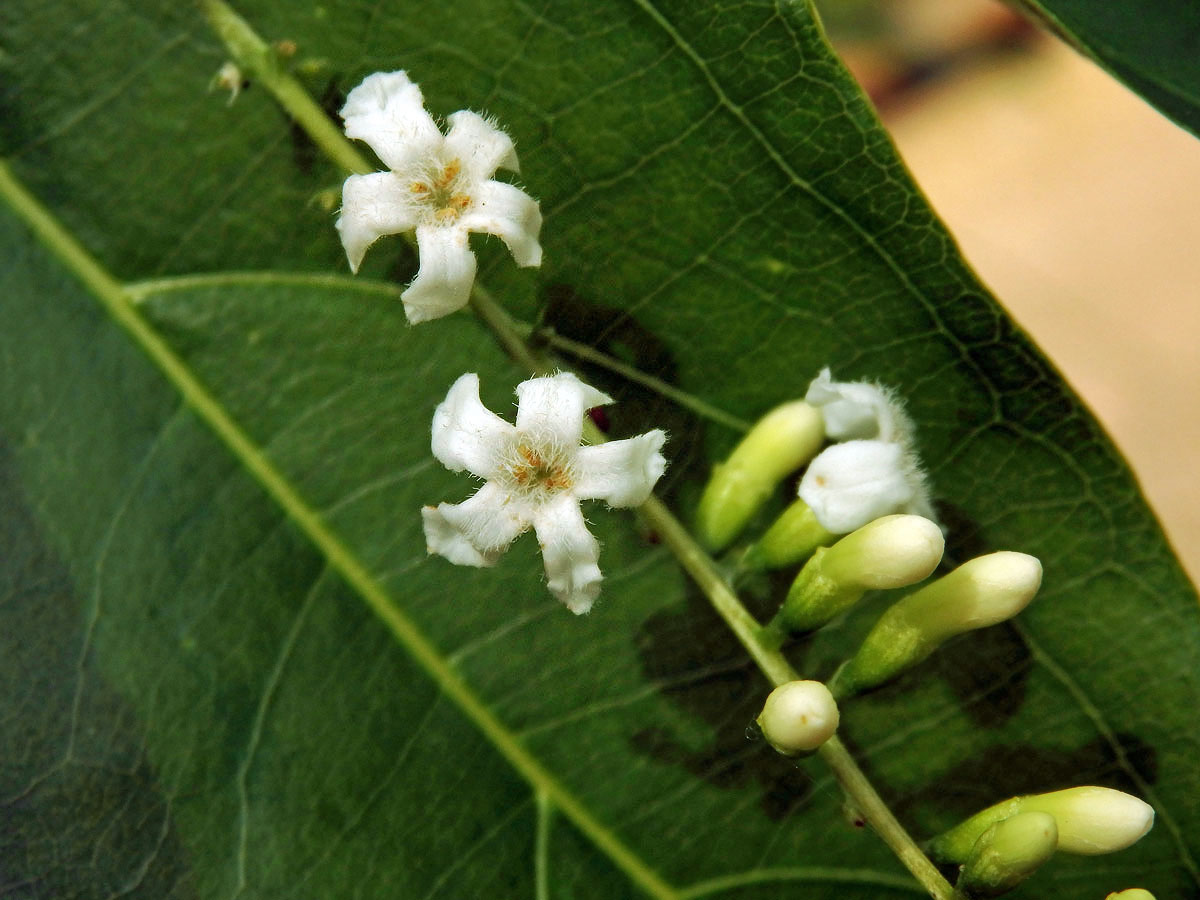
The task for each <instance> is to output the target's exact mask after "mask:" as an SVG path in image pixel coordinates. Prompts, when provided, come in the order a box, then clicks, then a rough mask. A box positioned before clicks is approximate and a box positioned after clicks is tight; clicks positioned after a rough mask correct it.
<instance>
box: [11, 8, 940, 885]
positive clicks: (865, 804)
mask: <svg viewBox="0 0 1200 900" xmlns="http://www.w3.org/2000/svg"><path fill="white" fill-rule="evenodd" d="M200 4H201V6H202V8H203V9H204V11H205V14H206V15H207V16H208V19H209V21H210V22H211V23H212V26H213V28H214V29H215V30H216V32H217V34H218V35H219V36H220V37H221V39H222V40H223V41H224V42H225V45H226V47H227V48H228V49H229V51H230V53H231V54H232V55H233V57H234V60H235V61H236V62H237V63H238V64H239V65H242V66H243V67H245V68H246V69H247V70H248V71H249V72H251V73H252V74H253V75H254V76H255V77H256V78H257V79H258V81H259V82H260V83H261V84H262V85H263V86H264V87H265V88H267V90H269V91H270V92H271V93H272V94H273V95H274V96H275V98H276V99H277V100H278V101H279V103H280V105H282V106H283V107H284V109H286V110H287V112H288V113H289V114H290V115H291V116H292V118H294V119H295V121H296V122H297V123H298V124H299V125H300V126H301V127H302V128H304V129H305V131H307V132H308V134H309V136H310V137H312V139H313V141H314V142H315V143H316V144H317V146H319V147H320V148H321V149H322V150H324V151H325V153H326V154H328V155H329V157H330V158H331V159H333V160H334V161H335V162H336V163H337V164H338V165H340V166H342V168H344V169H346V170H347V171H350V172H355V173H366V172H370V171H372V168H371V166H369V165H368V164H367V162H366V160H364V159H363V158H362V157H361V156H360V155H359V154H358V152H357V151H356V150H355V149H354V148H353V147H352V146H351V145H350V143H349V142H348V141H347V140H346V139H345V138H344V137H343V136H342V134H341V132H339V131H338V130H337V128H335V127H334V125H333V123H331V122H330V121H329V118H328V117H327V116H326V115H325V113H324V112H323V111H322V110H321V108H320V107H319V106H317V104H316V103H314V102H313V100H312V98H311V97H309V96H308V94H307V92H306V91H305V90H304V88H303V87H301V86H300V84H299V82H297V81H296V80H295V79H294V78H292V77H291V76H290V75H288V74H286V73H284V72H282V71H281V70H280V68H279V65H278V58H277V57H276V55H275V54H274V52H273V51H272V50H271V48H270V47H268V46H267V44H266V43H265V42H264V41H263V40H262V39H261V38H260V37H259V36H258V35H257V34H255V33H254V31H253V30H252V29H251V28H250V26H249V25H248V24H247V23H246V22H245V20H243V19H242V18H241V17H240V16H238V15H237V13H235V12H234V11H233V10H232V9H231V8H230V7H229V6H227V5H226V4H225V3H223V2H222V0H200ZM0 174H3V173H2V171H0ZM471 307H472V308H473V309H474V310H475V313H476V315H477V316H479V318H480V320H481V321H482V322H483V323H484V324H485V325H486V326H487V327H488V328H489V329H490V330H491V331H492V333H493V334H494V335H495V336H496V339H497V340H498V341H499V342H500V343H501V345H502V346H504V348H505V349H506V350H507V351H508V352H509V353H510V354H511V355H512V356H513V358H514V359H515V360H516V361H517V362H518V363H520V364H521V365H522V366H524V367H525V368H526V369H527V370H528V371H530V372H531V373H533V374H534V375H545V374H548V373H550V372H553V371H554V370H555V367H554V366H553V365H552V364H551V363H550V362H549V361H548V360H546V359H545V358H544V357H543V356H542V355H541V354H539V353H538V352H537V351H536V350H535V349H534V348H533V347H531V346H530V344H529V341H528V340H527V339H526V336H525V335H523V334H522V333H521V331H520V329H519V327H518V326H517V324H516V323H515V322H514V321H513V319H512V318H511V317H509V315H508V313H506V312H505V311H504V309H503V308H502V307H501V306H500V305H499V304H498V303H497V302H496V301H495V299H494V298H493V297H492V296H491V295H490V294H489V293H488V292H487V291H486V290H485V289H484V288H483V287H482V286H480V285H479V284H478V283H476V285H475V288H474V290H473V292H472V295H471ZM586 424H589V425H590V424H591V423H590V422H587V423H586ZM586 432H587V434H588V436H589V439H596V440H603V436H602V435H600V434H599V431H598V429H595V428H589V429H586ZM639 511H640V512H641V514H642V515H643V516H644V517H645V518H646V520H647V521H648V522H649V523H650V525H651V526H652V527H653V528H655V529H656V531H657V532H658V533H659V535H660V536H661V537H662V539H663V541H664V542H665V543H666V544H667V546H668V547H670V548H671V551H672V552H673V553H674V554H675V556H676V558H677V559H678V560H679V562H680V564H681V565H682V566H683V568H684V569H685V570H686V571H687V573H688V574H689V575H690V576H691V577H692V580H693V581H695V582H696V584H697V585H698V586H699V587H700V589H701V590H703V591H704V593H705V595H706V596H707V597H708V599H709V602H711V603H712V605H713V608H714V609H715V610H716V611H717V613H718V614H719V615H720V616H721V618H723V619H724V620H725V622H726V624H727V625H728V626H729V628H730V629H731V630H732V631H733V633H734V635H735V636H736V637H737V639H738V640H739V641H740V642H741V644H742V646H743V647H745V649H746V651H747V652H748V653H749V654H750V656H751V657H753V659H754V662H755V663H756V664H757V665H758V667H759V669H760V670H762V673H763V674H764V675H766V677H767V678H768V679H769V680H770V681H771V683H772V684H775V685H780V684H784V683H786V682H788V681H795V680H796V679H798V678H799V677H800V676H799V675H798V674H797V672H796V670H795V669H793V668H792V665H791V663H789V662H788V661H787V658H786V657H784V655H783V653H781V652H780V650H779V639H778V636H777V634H776V633H775V632H773V631H772V630H771V629H770V628H769V627H767V628H764V627H763V626H762V625H760V624H759V623H758V621H757V620H756V619H755V618H754V617H753V616H752V615H750V613H749V611H748V610H747V609H746V608H745V606H743V605H742V602H741V601H740V600H739V599H738V597H737V595H736V594H735V593H734V591H733V589H732V588H730V587H729V584H728V582H726V580H725V578H724V576H722V575H721V573H720V571H719V570H718V569H717V566H716V563H715V562H713V560H712V557H710V556H709V555H708V554H707V553H706V552H705V551H704V549H703V548H702V547H701V546H700V544H699V543H697V541H696V540H695V539H694V538H693V537H692V535H691V533H690V532H689V531H688V530H687V529H686V528H684V526H683V524H682V523H681V522H680V521H679V520H678V519H677V518H676V517H675V516H674V515H673V514H672V513H671V511H670V510H669V509H667V507H666V506H665V505H664V504H663V502H662V501H661V500H659V499H658V498H657V497H654V496H652V497H651V498H650V499H649V500H647V501H646V502H645V503H644V504H642V506H641V507H639ZM818 752H819V753H820V755H821V757H822V758H823V759H824V760H825V762H826V763H827V764H828V765H829V767H830V769H831V770H832V771H833V774H834V777H835V778H836V779H837V781H838V783H839V784H840V785H841V786H842V788H843V790H845V792H846V793H847V794H848V795H849V797H850V799H851V800H852V801H853V802H854V804H855V805H856V806H857V808H858V810H859V811H860V812H861V813H862V815H863V817H864V818H865V819H866V821H867V823H868V824H869V825H871V827H872V828H874V829H875V831H876V832H877V833H878V834H879V836H880V837H881V838H882V839H883V841H884V843H886V844H887V845H888V846H889V847H890V848H891V849H892V851H893V852H894V853H895V854H896V856H897V857H899V859H900V861H901V862H902V863H904V865H905V866H906V867H907V868H908V870H909V871H910V872H911V873H912V874H913V877H915V878H916V879H917V881H918V882H920V883H921V885H922V886H923V887H924V888H925V889H926V890H927V891H928V892H929V894H930V896H931V897H934V898H935V900H957V898H958V897H959V895H958V894H956V892H955V891H954V889H953V888H952V887H951V886H950V884H949V882H947V881H946V879H944V878H943V877H942V876H941V873H940V872H938V870H937V869H936V868H935V867H934V865H933V863H931V862H930V861H929V859H928V857H926V856H925V854H924V853H922V852H921V848H920V847H918V846H917V844H916V842H915V841H913V839H912V838H911V837H910V836H909V834H908V832H906V831H905V830H904V826H903V825H901V824H900V822H899V821H898V820H897V819H896V817H895V816H894V815H892V812H891V810H890V809H889V808H888V806H887V804H886V803H884V802H883V799H882V798H881V797H880V796H879V794H878V792H876V790H875V789H874V787H872V786H871V783H870V781H868V780H867V777H866V775H865V774H864V773H863V771H862V769H860V768H859V767H858V765H857V763H855V762H854V759H853V758H852V757H851V756H850V754H849V752H847V750H846V748H845V746H843V744H842V742H841V741H840V740H838V738H837V737H836V736H835V737H833V738H830V739H829V740H828V741H826V742H825V743H824V744H823V745H822V746H821V749H820V750H819V751H818Z"/></svg>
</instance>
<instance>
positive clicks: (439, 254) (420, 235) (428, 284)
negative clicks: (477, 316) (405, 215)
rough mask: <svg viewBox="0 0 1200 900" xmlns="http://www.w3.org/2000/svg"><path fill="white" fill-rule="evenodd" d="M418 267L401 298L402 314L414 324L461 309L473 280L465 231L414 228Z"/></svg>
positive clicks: (455, 227)
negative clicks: (418, 260)
mask: <svg viewBox="0 0 1200 900" xmlns="http://www.w3.org/2000/svg"><path fill="white" fill-rule="evenodd" d="M417 250H418V251H419V253H420V256H421V268H420V269H418V270H417V277H416V278H414V279H413V281H412V284H410V285H409V286H408V289H407V290H405V292H404V293H403V294H401V295H400V299H401V300H403V301H404V314H405V315H406V316H408V321H410V322H412V323H413V324H414V325H416V324H417V323H418V322H424V321H426V320H428V319H438V318H441V317H442V316H445V315H449V314H450V313H452V312H454V311H456V310H459V309H462V308H463V307H464V306H466V305H467V301H468V300H469V299H470V298H471V285H472V284H473V283H474V282H475V254H474V253H472V252H471V248H470V247H469V246H468V245H467V231H466V229H465V228H461V227H459V226H458V225H446V226H441V225H421V226H418V227H417Z"/></svg>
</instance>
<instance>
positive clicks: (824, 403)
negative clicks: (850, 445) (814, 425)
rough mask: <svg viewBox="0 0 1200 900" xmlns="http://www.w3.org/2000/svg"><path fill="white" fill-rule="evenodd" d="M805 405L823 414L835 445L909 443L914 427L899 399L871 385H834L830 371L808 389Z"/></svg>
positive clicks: (866, 383) (823, 371)
mask: <svg viewBox="0 0 1200 900" xmlns="http://www.w3.org/2000/svg"><path fill="white" fill-rule="evenodd" d="M804 399H805V401H806V402H808V403H809V404H811V405H812V406H816V407H818V408H819V409H820V410H821V414H822V416H824V418H825V434H826V435H828V436H829V437H830V438H831V439H832V440H835V441H847V440H874V439H876V438H878V439H879V440H882V441H898V442H901V443H903V442H905V441H908V440H910V438H911V435H912V431H913V429H912V423H911V422H910V421H909V418H908V416H907V415H906V414H905V412H904V406H903V404H902V403H901V402H900V401H899V400H897V399H896V397H895V395H894V394H893V393H892V392H891V391H889V390H887V389H885V388H882V387H880V386H879V385H877V384H871V383H870V382H868V381H834V380H833V376H832V374H831V373H830V371H829V369H828V368H825V369H822V370H821V373H820V374H819V375H818V376H817V377H816V378H815V379H813V382H812V384H810V385H809V386H808V393H807V394H806V395H805V397H804Z"/></svg>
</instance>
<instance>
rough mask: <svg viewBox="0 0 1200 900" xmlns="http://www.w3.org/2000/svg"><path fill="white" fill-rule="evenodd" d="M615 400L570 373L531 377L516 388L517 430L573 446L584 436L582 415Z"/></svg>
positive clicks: (562, 444) (564, 445)
mask: <svg viewBox="0 0 1200 900" xmlns="http://www.w3.org/2000/svg"><path fill="white" fill-rule="evenodd" d="M606 403H612V397H610V396H608V394H605V393H604V392H602V391H598V390H596V389H595V388H594V387H591V386H590V385H587V384H584V383H583V382H582V381H580V380H579V379H578V378H576V377H575V376H574V375H572V374H571V373H570V372H560V373H559V374H557V375H550V376H546V377H543V378H530V379H529V380H528V381H523V382H521V383H520V384H518V385H517V430H518V431H521V432H524V433H526V434H532V435H537V436H538V437H539V438H541V439H543V440H550V441H557V442H558V444H559V445H560V446H563V447H573V446H575V445H576V444H578V443H579V438H580V436H581V435H582V434H583V414H584V413H585V412H587V410H589V409H591V408H592V407H593V406H603V405H605V404H606Z"/></svg>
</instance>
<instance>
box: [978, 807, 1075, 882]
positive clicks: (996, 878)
mask: <svg viewBox="0 0 1200 900" xmlns="http://www.w3.org/2000/svg"><path fill="white" fill-rule="evenodd" d="M1057 849H1058V824H1057V823H1056V822H1055V821H1054V816H1052V815H1050V814H1049V813H1044V812H1026V813H1017V814H1016V815H1015V816H1013V817H1012V818H1011V819H1005V820H1004V821H1002V822H996V823H994V824H992V825H989V826H988V827H987V829H986V830H985V831H984V832H983V834H981V835H980V836H979V839H978V840H977V841H975V846H973V847H972V848H971V855H970V856H969V857H967V862H966V865H964V866H963V867H962V872H960V873H959V876H958V885H957V887H958V889H959V890H961V891H964V892H965V893H967V894H968V895H970V896H972V897H999V896H1000V895H1001V894H1004V893H1007V892H1008V891H1011V890H1012V889H1013V888H1015V887H1016V886H1017V885H1018V884H1020V883H1021V882H1022V881H1024V880H1025V879H1026V878H1028V877H1029V876H1030V875H1032V874H1033V873H1034V872H1036V871H1037V870H1038V868H1040V867H1041V865H1042V863H1044V862H1045V861H1046V860H1048V859H1049V858H1050V857H1051V856H1053V855H1054V851H1055V850H1057Z"/></svg>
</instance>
